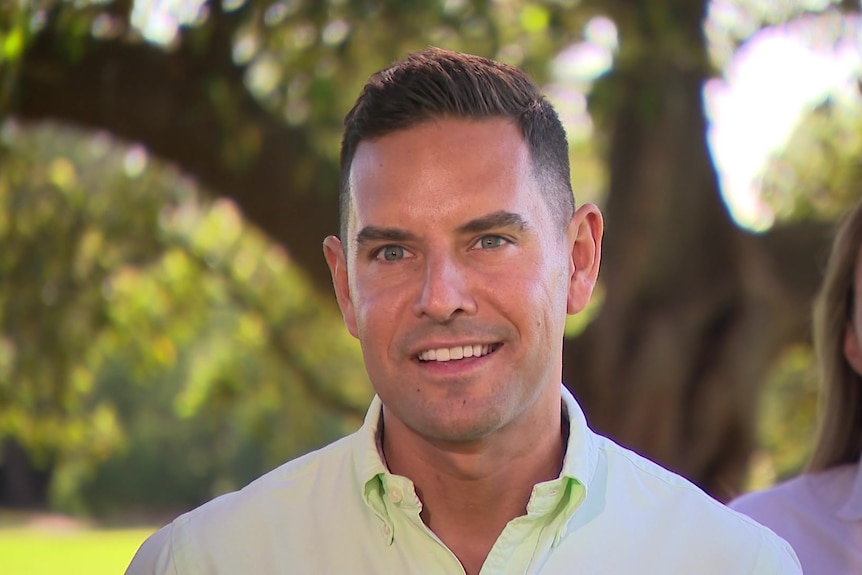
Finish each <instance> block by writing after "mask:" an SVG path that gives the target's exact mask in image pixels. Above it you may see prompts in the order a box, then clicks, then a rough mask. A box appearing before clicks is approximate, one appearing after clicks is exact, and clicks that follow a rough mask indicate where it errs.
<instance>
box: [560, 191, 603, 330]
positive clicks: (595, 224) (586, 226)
mask: <svg viewBox="0 0 862 575" xmlns="http://www.w3.org/2000/svg"><path fill="white" fill-rule="evenodd" d="M603 232H604V221H603V219H602V213H601V212H600V211H599V208H597V207H596V206H595V205H594V204H584V205H582V206H581V207H580V208H578V210H577V211H576V212H575V215H574V216H573V217H572V221H571V222H569V228H568V231H567V238H568V241H569V246H571V258H570V260H569V297H568V307H567V312H568V313H569V314H576V313H578V312H580V311H581V310H582V309H584V308H585V307H586V305H587V303H589V301H590V297H591V296H592V293H593V288H594V287H595V286H596V281H597V279H598V277H599V263H600V262H601V259H602V233H603Z"/></svg>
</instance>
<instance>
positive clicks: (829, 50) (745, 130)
mask: <svg viewBox="0 0 862 575" xmlns="http://www.w3.org/2000/svg"><path fill="white" fill-rule="evenodd" d="M851 23H852V25H853V26H855V27H856V28H857V29H858V28H859V22H858V20H857V21H852V22H851ZM801 34H804V30H802V29H800V28H799V27H791V26H785V27H776V28H768V29H765V30H764V31H762V32H760V33H758V34H756V35H755V36H754V37H753V38H752V39H750V40H749V41H748V42H746V43H745V44H744V45H743V47H742V48H741V49H740V50H738V51H737V52H736V54H734V56H733V58H732V60H731V62H730V63H729V65H728V67H727V70H726V72H725V75H724V78H722V79H716V80H712V81H710V82H709V83H708V84H707V86H706V88H705V90H704V95H705V98H706V105H707V110H708V114H709V116H710V120H711V127H710V130H709V142H710V147H711V148H712V154H713V159H714V161H715V164H716V167H717V169H718V171H719V175H720V178H721V185H722V190H723V192H724V196H725V200H726V202H727V204H728V207H729V208H730V210H731V212H732V214H733V216H734V218H735V219H736V220H737V221H738V222H739V223H740V224H741V225H743V226H745V227H749V228H751V229H755V230H763V229H766V228H768V227H769V226H770V225H771V224H772V221H773V216H772V213H771V212H770V210H769V209H768V207H767V206H765V205H763V204H762V203H761V202H760V201H759V196H758V178H759V176H760V174H761V172H762V170H763V169H764V168H765V166H766V162H767V160H768V158H769V156H770V155H771V154H774V153H776V152H777V151H779V150H780V149H781V147H783V145H784V144H786V143H787V138H788V136H789V135H790V134H791V132H792V131H793V130H794V128H795V127H796V126H797V124H798V122H799V121H800V120H801V118H802V117H803V115H804V113H805V112H806V111H807V110H809V109H811V107H812V106H815V105H817V104H818V103H819V102H821V101H823V99H824V98H825V97H826V96H827V95H829V94H831V93H834V92H836V91H841V90H842V89H852V86H853V85H854V82H855V78H857V77H859V75H860V74H862V56H860V48H862V46H860V45H859V43H858V35H857V37H856V39H854V38H846V39H844V40H841V41H838V42H836V43H834V44H831V45H829V44H828V43H820V45H819V46H818V45H816V44H814V43H812V42H810V41H805V39H804V38H803V37H802V36H801Z"/></svg>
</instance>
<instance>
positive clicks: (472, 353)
mask: <svg viewBox="0 0 862 575" xmlns="http://www.w3.org/2000/svg"><path fill="white" fill-rule="evenodd" d="M490 352H491V346H490V345H478V344H477V345H463V346H457V347H441V348H439V349H429V350H428V351H423V352H422V353H420V354H419V360H420V361H450V360H456V359H462V358H465V357H482V356H483V355H488V353H490Z"/></svg>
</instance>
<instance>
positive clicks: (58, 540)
mask: <svg viewBox="0 0 862 575" xmlns="http://www.w3.org/2000/svg"><path fill="white" fill-rule="evenodd" d="M6 519H7V520H6V521H2V522H0V573H2V574H3V575H47V574H49V573H50V574H51V575H109V574H110V575H118V574H121V573H123V571H125V569H126V566H128V564H129V561H131V559H132V555H134V554H135V551H136V550H137V548H138V546H139V545H140V544H141V543H142V542H143V541H144V539H146V538H147V536H148V535H150V533H152V532H153V531H154V528H140V527H137V528H123V529H105V528H98V527H92V526H88V525H86V524H83V523H81V524H75V523H71V522H68V521H63V520H60V521H56V520H53V521H52V520H50V519H49V520H42V521H24V520H20V521H9V520H8V517H7V518H6Z"/></svg>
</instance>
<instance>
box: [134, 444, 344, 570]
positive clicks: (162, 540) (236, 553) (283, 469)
mask: <svg viewBox="0 0 862 575" xmlns="http://www.w3.org/2000/svg"><path fill="white" fill-rule="evenodd" d="M354 435H355V434H353V435H351V436H347V437H345V438H342V439H340V440H338V441H335V442H333V443H331V444H329V445H327V446H325V447H323V448H321V449H319V450H316V451H313V452H310V453H308V454H305V455H303V456H301V457H298V458H296V459H293V460H290V461H288V462H286V463H284V464H282V465H280V466H279V467H277V468H275V469H273V470H272V471H269V472H268V473H266V474H264V475H262V476H260V477H259V478H257V479H256V480H254V481H252V482H251V483H249V484H248V485H246V486H245V487H243V488H242V489H240V490H238V491H233V492H230V493H225V494H223V495H220V496H218V497H216V498H214V499H211V500H210V501H208V502H206V503H204V504H203V505H201V506H199V507H196V508H195V509H192V510H191V511H188V512H186V513H184V514H182V515H180V516H179V517H177V518H176V519H174V521H172V522H171V523H170V524H168V525H166V526H164V527H163V528H162V529H160V530H159V531H158V532H156V533H154V534H153V535H152V536H151V537H150V538H149V539H148V540H147V541H146V542H145V543H144V545H143V546H142V547H141V549H140V550H139V551H138V554H137V555H136V557H135V560H134V561H133V562H132V565H131V566H130V568H129V571H127V573H128V574H129V575H132V574H134V575H137V574H138V573H142V574H143V573H174V572H180V573H187V572H188V573H193V572H201V571H208V570H209V568H208V567H207V565H208V564H206V563H205V562H206V561H211V560H212V558H213V557H218V558H219V561H222V562H225V564H232V562H233V561H238V562H241V561H243V560H244V559H243V557H242V553H243V551H242V550H243V549H248V548H252V547H254V548H263V549H267V548H272V549H275V548H278V547H279V546H281V547H284V545H285V542H286V541H294V540H296V539H297V537H298V536H299V535H300V534H302V533H303V532H304V530H305V529H306V528H307V524H308V521H309V518H311V517H314V518H316V519H318V520H322V521H330V522H331V521H332V520H333V519H334V518H335V515H336V514H337V513H339V512H341V511H343V510H344V509H345V507H349V505H338V504H335V505H321V504H320V502H321V501H327V502H337V501H339V499H340V500H342V501H344V500H349V499H350V498H351V496H352V497H353V498H356V496H355V494H356V493H361V489H360V488H359V487H357V485H358V482H359V481H360V479H359V477H358V475H357V474H355V473H353V472H352V471H353V469H355V468H354V467H353V454H354V445H353V444H352V441H353V439H352V438H353V436H354ZM354 505H355V503H354ZM321 513H329V514H330V515H333V517H328V518H321V517H320V515H321Z"/></svg>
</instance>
